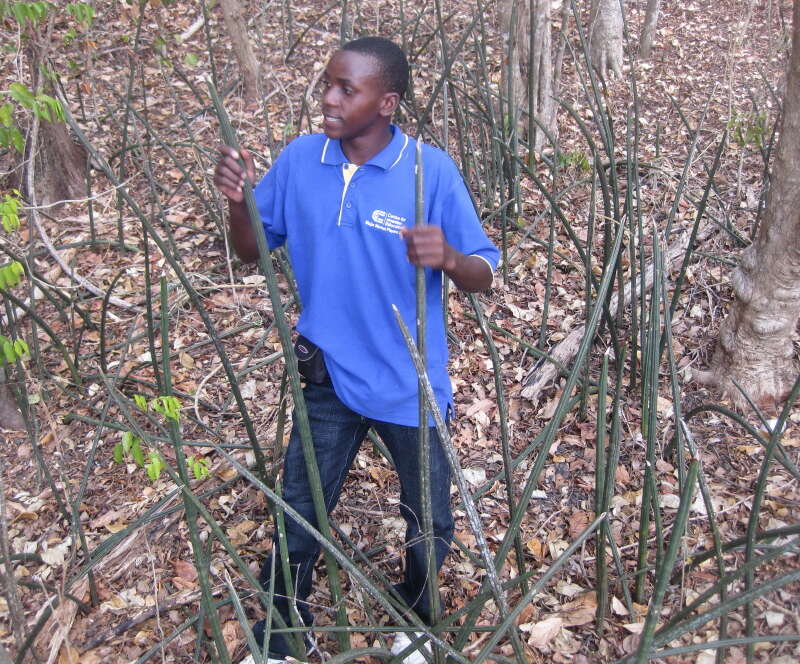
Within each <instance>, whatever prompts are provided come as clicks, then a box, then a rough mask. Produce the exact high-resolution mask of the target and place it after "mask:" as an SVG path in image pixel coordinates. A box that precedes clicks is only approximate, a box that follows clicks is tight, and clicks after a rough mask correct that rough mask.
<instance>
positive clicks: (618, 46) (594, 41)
mask: <svg viewBox="0 0 800 664" xmlns="http://www.w3.org/2000/svg"><path fill="white" fill-rule="evenodd" d="M589 53H590V55H591V58H592V66H593V67H594V68H595V69H596V70H597V73H598V74H599V75H600V78H602V79H606V78H609V77H613V76H622V55H623V53H622V6H621V4H620V0H593V1H592V11H591V15H590V19H589Z"/></svg>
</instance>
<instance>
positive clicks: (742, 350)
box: [698, 2, 800, 407]
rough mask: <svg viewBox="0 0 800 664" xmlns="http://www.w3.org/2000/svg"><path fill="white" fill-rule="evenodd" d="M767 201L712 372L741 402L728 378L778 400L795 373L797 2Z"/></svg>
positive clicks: (799, 169) (765, 400)
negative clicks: (780, 123)
mask: <svg viewBox="0 0 800 664" xmlns="http://www.w3.org/2000/svg"><path fill="white" fill-rule="evenodd" d="M781 122H782V126H781V132H780V138H779V142H778V149H777V154H776V157H775V164H774V166H773V169H772V179H771V185H770V193H769V202H768V204H767V209H766V213H765V215H764V219H763V221H762V223H761V227H760V229H759V232H758V237H757V238H756V240H755V242H754V243H753V244H752V245H751V246H749V247H748V248H747V249H745V250H744V252H743V253H742V259H741V263H740V265H739V267H738V268H737V269H736V270H735V271H734V273H733V276H732V279H731V282H732V285H733V291H734V295H735V300H734V302H733V305H732V307H731V311H730V314H729V315H728V318H726V319H725V321H723V323H722V326H721V327H720V332H719V342H718V344H717V348H716V351H715V353H714V357H713V359H712V362H711V371H710V375H709V374H700V375H698V379H699V380H701V381H703V380H705V381H707V382H712V383H714V384H716V385H717V386H718V387H720V388H721V389H722V390H723V391H724V392H725V393H727V394H728V395H730V396H731V398H732V399H733V400H734V401H736V402H738V403H740V404H741V403H742V401H743V399H742V398H741V396H739V393H738V390H737V389H736V387H735V386H734V385H733V383H732V380H734V379H735V380H736V382H737V383H739V385H740V386H741V387H742V388H743V389H744V390H745V391H746V392H747V393H748V394H749V395H750V397H751V398H752V399H753V400H754V401H755V402H756V403H757V404H760V405H761V406H764V407H769V406H771V405H777V404H778V403H780V402H781V401H783V400H784V399H785V398H786V396H787V395H788V392H789V391H790V389H791V387H792V385H793V384H794V381H795V380H796V379H797V375H798V362H797V358H796V357H795V352H794V345H793V341H794V339H795V338H796V332H797V322H798V319H799V318H800V2H795V4H794V35H793V39H792V54H791V57H790V59H789V68H788V73H787V83H786V94H785V95H784V102H783V118H782V120H781Z"/></svg>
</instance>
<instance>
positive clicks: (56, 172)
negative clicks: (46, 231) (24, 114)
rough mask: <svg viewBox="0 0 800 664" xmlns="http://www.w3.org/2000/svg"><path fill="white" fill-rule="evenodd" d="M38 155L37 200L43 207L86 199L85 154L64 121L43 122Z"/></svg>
mask: <svg viewBox="0 0 800 664" xmlns="http://www.w3.org/2000/svg"><path fill="white" fill-rule="evenodd" d="M38 147H39V149H38V151H37V153H36V173H37V174H38V176H37V178H36V200H37V202H38V203H39V204H40V205H51V204H52V203H57V202H59V201H66V200H75V199H79V198H85V197H86V152H85V151H84V149H83V148H82V147H81V146H80V145H78V144H77V143H76V142H75V141H73V140H72V137H71V136H70V133H69V129H68V128H67V125H66V124H65V123H63V122H46V121H42V123H41V125H39V146H38Z"/></svg>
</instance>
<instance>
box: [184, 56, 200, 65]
mask: <svg viewBox="0 0 800 664" xmlns="http://www.w3.org/2000/svg"><path fill="white" fill-rule="evenodd" d="M198 62H200V59H199V58H198V57H197V56H196V55H195V54H194V53H187V54H186V57H185V58H184V59H183V64H185V65H186V66H187V67H196V66H197V63H198Z"/></svg>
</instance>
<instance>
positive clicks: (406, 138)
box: [386, 134, 408, 171]
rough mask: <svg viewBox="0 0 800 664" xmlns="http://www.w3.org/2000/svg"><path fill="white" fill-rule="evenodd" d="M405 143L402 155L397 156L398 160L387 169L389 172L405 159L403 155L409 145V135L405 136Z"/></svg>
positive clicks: (401, 150) (401, 151) (401, 149)
mask: <svg viewBox="0 0 800 664" xmlns="http://www.w3.org/2000/svg"><path fill="white" fill-rule="evenodd" d="M404 137H405V141H403V147H402V148H400V154H399V155H397V159H395V160H394V163H393V164H392V165H391V166H389V168H387V169H386V170H387V171H390V170H392V169H393V168H394V167H395V166H397V162H399V161H400V160H401V159H402V158H403V153H404V152H405V151H406V146H407V145H408V134H404Z"/></svg>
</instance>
